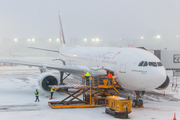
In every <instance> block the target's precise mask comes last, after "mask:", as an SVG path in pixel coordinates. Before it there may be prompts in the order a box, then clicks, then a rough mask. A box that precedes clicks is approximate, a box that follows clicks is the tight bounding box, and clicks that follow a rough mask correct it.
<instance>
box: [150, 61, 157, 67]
mask: <svg viewBox="0 0 180 120" xmlns="http://www.w3.org/2000/svg"><path fill="white" fill-rule="evenodd" d="M149 66H152V67H157V64H156V62H149Z"/></svg>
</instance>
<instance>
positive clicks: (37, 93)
mask: <svg viewBox="0 0 180 120" xmlns="http://www.w3.org/2000/svg"><path fill="white" fill-rule="evenodd" d="M35 96H36V100H35V102H36V101H37V100H38V102H39V92H38V90H36V92H35Z"/></svg>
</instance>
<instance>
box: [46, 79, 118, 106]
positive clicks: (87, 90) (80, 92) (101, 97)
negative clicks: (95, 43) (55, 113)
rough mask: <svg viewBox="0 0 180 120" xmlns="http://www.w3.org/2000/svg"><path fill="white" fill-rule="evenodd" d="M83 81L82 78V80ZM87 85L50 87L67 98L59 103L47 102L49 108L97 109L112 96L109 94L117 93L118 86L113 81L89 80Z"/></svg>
mask: <svg viewBox="0 0 180 120" xmlns="http://www.w3.org/2000/svg"><path fill="white" fill-rule="evenodd" d="M83 80H84V78H83ZM88 83H89V84H86V83H85V84H83V85H80V84H79V85H51V86H50V87H51V88H52V89H57V90H59V91H62V92H64V93H66V94H68V95H69V96H68V97H66V98H64V99H63V100H61V101H53V102H48V104H49V106H50V107H51V108H78V107H98V106H105V99H106V97H107V96H112V95H114V94H113V93H111V92H112V91H113V92H114V93H116V94H117V93H119V91H118V90H117V89H119V88H120V85H118V84H117V82H115V80H113V79H107V78H103V77H98V78H92V77H90V78H89V81H88ZM65 88H68V89H76V92H74V93H70V92H68V91H65V90H64V89H65ZM75 99H76V100H78V101H75Z"/></svg>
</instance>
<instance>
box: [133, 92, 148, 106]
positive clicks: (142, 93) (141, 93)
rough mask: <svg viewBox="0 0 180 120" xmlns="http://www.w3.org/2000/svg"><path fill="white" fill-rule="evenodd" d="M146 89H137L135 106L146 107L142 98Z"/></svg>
mask: <svg viewBox="0 0 180 120" xmlns="http://www.w3.org/2000/svg"><path fill="white" fill-rule="evenodd" d="M144 93H145V91H135V94H136V99H134V100H133V102H132V106H133V107H135V108H139V107H140V108H144V106H143V100H142V99H140V98H142V96H143V95H144Z"/></svg>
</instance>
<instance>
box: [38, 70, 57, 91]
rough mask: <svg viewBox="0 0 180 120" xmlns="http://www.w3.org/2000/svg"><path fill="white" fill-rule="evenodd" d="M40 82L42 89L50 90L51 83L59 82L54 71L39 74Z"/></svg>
mask: <svg viewBox="0 0 180 120" xmlns="http://www.w3.org/2000/svg"><path fill="white" fill-rule="evenodd" d="M38 84H39V86H40V88H41V89H43V90H45V91H50V87H48V86H49V85H57V84H58V78H57V77H55V75H54V74H53V73H50V72H44V73H42V74H40V75H39V76H38Z"/></svg>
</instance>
